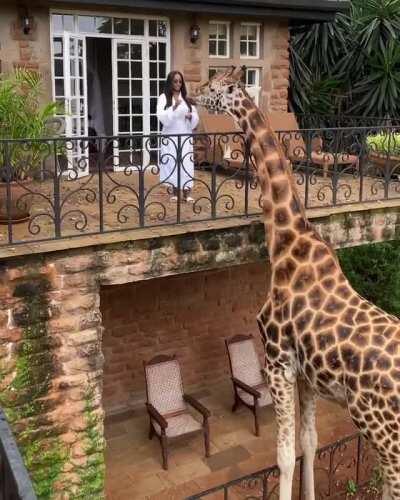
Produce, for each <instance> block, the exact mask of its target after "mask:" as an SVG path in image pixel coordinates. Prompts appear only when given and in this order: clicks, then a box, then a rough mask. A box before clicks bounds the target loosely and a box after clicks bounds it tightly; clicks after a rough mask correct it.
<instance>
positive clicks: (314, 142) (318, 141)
mask: <svg viewBox="0 0 400 500" xmlns="http://www.w3.org/2000/svg"><path fill="white" fill-rule="evenodd" d="M322 147H323V142H322V137H313V138H312V139H311V151H322Z"/></svg>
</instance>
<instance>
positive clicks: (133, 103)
mask: <svg viewBox="0 0 400 500" xmlns="http://www.w3.org/2000/svg"><path fill="white" fill-rule="evenodd" d="M145 60H146V54H144V43H143V42H137V41H131V40H113V93H114V116H113V119H114V135H116V136H118V139H116V140H115V141H114V169H117V170H120V169H124V168H126V167H129V166H135V165H140V164H142V162H143V138H142V136H143V134H146V133H148V132H149V130H148V126H147V119H146V116H148V113H146V106H147V103H148V97H147V91H146V86H145V85H144V78H145V64H144V63H145Z"/></svg>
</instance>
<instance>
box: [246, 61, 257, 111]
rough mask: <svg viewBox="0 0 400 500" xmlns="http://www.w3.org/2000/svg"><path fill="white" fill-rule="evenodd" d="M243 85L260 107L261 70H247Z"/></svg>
mask: <svg viewBox="0 0 400 500" xmlns="http://www.w3.org/2000/svg"><path fill="white" fill-rule="evenodd" d="M243 83H244V84H245V87H246V90H247V92H248V94H249V96H250V97H252V98H253V99H254V102H255V103H256V104H257V105H258V101H259V97H260V70H259V69H258V68H246V71H245V74H244V77H243Z"/></svg>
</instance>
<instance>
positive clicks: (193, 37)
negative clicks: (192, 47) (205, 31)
mask: <svg viewBox="0 0 400 500" xmlns="http://www.w3.org/2000/svg"><path fill="white" fill-rule="evenodd" d="M199 37H200V26H199V25H198V24H193V25H192V26H191V27H190V41H191V42H192V43H195V42H197V40H198V39H199Z"/></svg>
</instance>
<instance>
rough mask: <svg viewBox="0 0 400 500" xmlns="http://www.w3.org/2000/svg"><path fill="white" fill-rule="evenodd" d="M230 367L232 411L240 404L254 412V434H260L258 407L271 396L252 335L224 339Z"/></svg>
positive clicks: (269, 399)
mask: <svg viewBox="0 0 400 500" xmlns="http://www.w3.org/2000/svg"><path fill="white" fill-rule="evenodd" d="M225 344H226V349H227V351H228V356H229V364H230V368H231V375H232V383H233V390H234V393H235V402H234V404H233V407H232V411H233V412H234V411H236V409H237V408H238V406H239V405H240V404H243V405H244V406H246V407H247V408H249V409H250V410H251V411H252V412H253V414H254V422H255V434H256V436H259V435H260V426H259V422H258V409H259V408H260V407H263V406H267V405H269V404H271V402H272V401H271V396H270V394H269V391H268V387H267V384H266V382H265V381H264V378H263V375H262V370H261V365H260V360H259V358H258V355H257V351H256V346H255V343H254V339H253V337H252V335H235V336H234V337H231V338H230V339H226V340H225Z"/></svg>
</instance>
